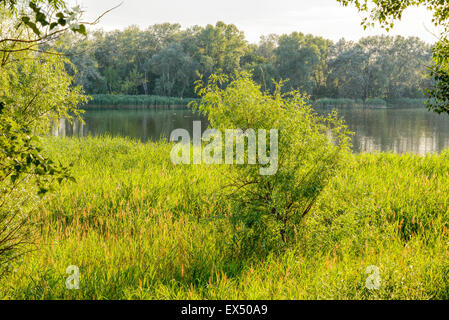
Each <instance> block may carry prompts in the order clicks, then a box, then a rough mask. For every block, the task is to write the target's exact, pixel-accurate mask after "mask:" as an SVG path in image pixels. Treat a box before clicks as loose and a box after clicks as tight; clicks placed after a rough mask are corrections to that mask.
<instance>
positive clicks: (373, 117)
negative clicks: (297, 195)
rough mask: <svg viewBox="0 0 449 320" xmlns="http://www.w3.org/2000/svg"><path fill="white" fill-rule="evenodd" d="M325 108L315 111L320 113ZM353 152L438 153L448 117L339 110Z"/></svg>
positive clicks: (445, 143) (420, 111)
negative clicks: (350, 137) (346, 128)
mask: <svg viewBox="0 0 449 320" xmlns="http://www.w3.org/2000/svg"><path fill="white" fill-rule="evenodd" d="M326 111H328V110H323V109H321V110H319V112H320V113H324V112H326ZM339 113H340V115H341V116H342V117H343V118H344V119H345V121H346V123H347V125H348V127H349V129H350V130H351V131H353V132H355V136H354V138H353V144H354V151H355V152H372V151H384V152H388V151H392V152H396V153H405V152H412V153H417V154H421V155H423V154H428V153H438V152H441V150H443V149H446V148H448V147H449V116H448V115H444V114H442V115H437V114H435V113H432V112H429V111H427V109H425V107H423V108H415V109H359V110H353V109H352V110H351V109H341V110H339Z"/></svg>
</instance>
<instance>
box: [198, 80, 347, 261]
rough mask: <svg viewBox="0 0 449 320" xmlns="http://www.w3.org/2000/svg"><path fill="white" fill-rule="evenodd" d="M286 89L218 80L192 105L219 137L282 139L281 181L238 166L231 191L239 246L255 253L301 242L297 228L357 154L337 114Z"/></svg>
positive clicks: (203, 89)
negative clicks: (260, 133)
mask: <svg viewBox="0 0 449 320" xmlns="http://www.w3.org/2000/svg"><path fill="white" fill-rule="evenodd" d="M223 86H226V88H225V89H222V87H223ZM281 88H282V82H281V83H278V84H276V90H275V92H274V93H273V94H269V93H263V92H262V91H261V88H260V86H259V85H257V84H256V83H255V82H254V81H253V80H252V79H251V74H249V73H237V74H236V75H235V76H233V77H232V78H231V79H228V77H227V76H224V75H212V76H211V77H210V78H209V82H208V84H207V85H205V84H204V83H203V82H202V80H200V81H199V82H198V83H197V88H196V89H197V91H198V93H199V95H200V96H201V97H202V100H201V101H200V102H199V103H192V104H191V106H192V107H194V108H196V109H199V110H200V111H201V112H203V113H205V114H208V116H209V121H210V124H211V126H212V127H213V128H214V129H218V130H226V129H240V130H243V132H245V131H247V130H248V129H254V130H259V129H265V130H268V131H270V130H271V129H277V130H278V132H279V141H278V145H279V157H278V171H277V173H276V174H274V175H271V176H262V175H260V169H261V168H263V167H264V166H263V165H261V164H257V165H249V164H248V165H239V166H233V167H232V169H231V170H230V172H231V173H230V175H231V176H230V177H229V179H230V181H232V183H231V184H230V185H229V186H228V187H227V188H226V189H225V191H224V196H225V197H226V198H227V199H229V200H230V201H231V203H232V212H233V214H232V221H233V223H234V226H235V228H236V231H241V232H238V233H236V236H235V239H236V241H238V242H239V243H240V244H241V245H242V246H243V247H244V246H247V245H249V247H247V248H248V249H249V250H250V251H251V252H254V249H256V248H259V249H261V250H266V249H270V248H274V246H277V245H278V244H282V243H284V244H287V243H289V242H290V241H292V240H294V236H295V230H296V228H297V227H298V226H299V224H300V222H301V221H302V219H303V218H304V217H305V216H306V215H307V214H308V213H309V212H310V210H311V209H312V207H313V205H314V204H315V202H316V201H317V198H318V197H319V195H320V193H321V192H322V190H323V188H325V186H326V185H327V183H328V182H329V180H330V179H331V178H332V177H333V176H334V175H335V173H336V171H337V170H338V169H339V168H340V167H341V166H342V165H343V163H344V161H345V159H346V157H347V155H348V154H349V150H350V135H349V132H348V130H347V127H346V126H345V125H344V124H343V123H342V121H341V120H339V119H338V118H337V114H336V113H335V112H334V113H332V114H330V115H329V116H319V115H317V114H316V113H314V111H313V110H312V108H311V107H310V106H308V105H306V103H305V99H304V97H303V95H301V94H300V93H299V92H297V91H293V92H289V93H287V94H283V93H282V90H281ZM271 138H273V137H271ZM271 140H272V139H267V141H268V142H267V146H268V145H271V144H272V142H273V141H271ZM259 144H260V141H259ZM259 147H260V145H259ZM270 149H271V148H270ZM247 151H248V150H246V151H245V156H246V157H248V152H247ZM266 151H267V154H269V150H268V147H267V150H266ZM259 160H260V159H259ZM259 162H260V161H259Z"/></svg>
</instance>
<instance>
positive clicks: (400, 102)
mask: <svg viewBox="0 0 449 320" xmlns="http://www.w3.org/2000/svg"><path fill="white" fill-rule="evenodd" d="M425 102H426V99H410V98H399V99H395V100H391V101H386V100H384V99H381V98H374V99H368V100H366V101H365V102H363V101H362V100H355V99H343V98H341V99H334V98H321V99H318V100H315V101H313V102H312V104H313V105H314V106H317V107H345V108H404V107H407V108H414V107H420V108H422V107H423V106H424V104H425Z"/></svg>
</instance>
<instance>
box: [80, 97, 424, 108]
mask: <svg viewBox="0 0 449 320" xmlns="http://www.w3.org/2000/svg"><path fill="white" fill-rule="evenodd" d="M92 98H93V99H92V100H90V101H89V104H88V106H86V107H85V108H87V109H105V108H108V109H109V108H120V109H124V108H135V107H141V108H145V107H173V106H179V107H185V106H187V105H188V104H189V103H190V102H191V101H195V100H196V99H193V98H175V97H162V96H144V95H109V94H100V95H92ZM425 101H426V99H409V98H400V99H395V100H391V101H386V100H384V99H380V98H375V99H368V100H366V101H365V102H363V101H362V100H355V99H345V98H341V99H334V98H321V99H317V100H315V101H313V102H311V103H312V104H313V105H314V106H317V107H347V108H363V107H367V108H379V107H384V108H385V107H388V108H394V107H422V106H423V105H424V104H425Z"/></svg>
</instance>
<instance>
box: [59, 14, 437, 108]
mask: <svg viewBox="0 0 449 320" xmlns="http://www.w3.org/2000/svg"><path fill="white" fill-rule="evenodd" d="M55 47H56V48H57V50H59V51H61V52H64V53H65V54H67V55H68V57H69V58H70V60H71V61H72V63H73V66H74V67H73V66H68V67H69V69H70V71H71V72H73V71H74V70H78V72H77V74H76V82H77V83H78V84H80V85H82V86H83V88H84V89H85V91H86V93H88V94H123V95H159V96H170V97H195V90H194V82H195V80H197V79H199V77H200V76H201V75H202V76H205V77H207V76H208V75H210V74H213V73H217V72H220V71H221V72H223V73H228V74H229V73H232V72H234V71H235V70H251V71H252V72H253V76H254V80H255V81H256V82H257V83H259V84H261V85H262V88H264V89H266V90H267V91H271V89H273V81H272V80H273V79H274V80H276V81H279V80H281V79H289V81H288V82H287V83H286V85H285V89H286V90H290V89H299V90H301V91H302V92H306V93H307V94H308V95H309V96H311V98H312V99H317V98H324V97H326V98H348V99H354V100H362V101H365V102H366V101H367V100H369V99H375V98H381V99H384V100H387V101H394V100H396V99H403V98H424V97H425V92H426V89H427V88H429V87H430V86H431V85H432V80H431V78H430V76H429V72H428V68H429V66H431V64H432V46H431V45H429V44H427V43H425V42H423V41H421V40H420V39H419V38H416V37H409V38H405V37H401V36H397V37H390V36H375V37H366V38H363V39H361V40H359V41H358V42H353V41H346V40H345V39H341V40H339V41H338V42H336V43H334V42H333V41H331V40H328V39H324V38H322V37H316V36H313V35H305V34H302V33H298V32H293V33H291V34H283V35H275V34H271V35H268V36H263V37H261V40H260V42H259V44H251V43H249V42H248V41H247V40H246V39H245V36H244V33H243V32H242V31H241V30H239V29H238V28H237V27H236V26H235V25H232V24H225V23H223V22H218V23H217V24H216V25H215V26H213V25H207V26H206V27H200V26H195V27H191V28H188V29H182V27H181V25H179V24H170V23H165V24H157V25H153V26H150V27H149V28H147V29H146V30H141V29H139V28H138V27H136V26H131V27H129V28H127V29H125V30H123V31H118V30H117V31H112V32H104V31H98V30H97V31H94V32H91V33H89V35H88V37H87V38H86V37H82V36H74V35H72V34H70V35H67V36H66V37H64V38H63V39H62V40H60V41H59V42H58V43H57V44H56V45H55Z"/></svg>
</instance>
